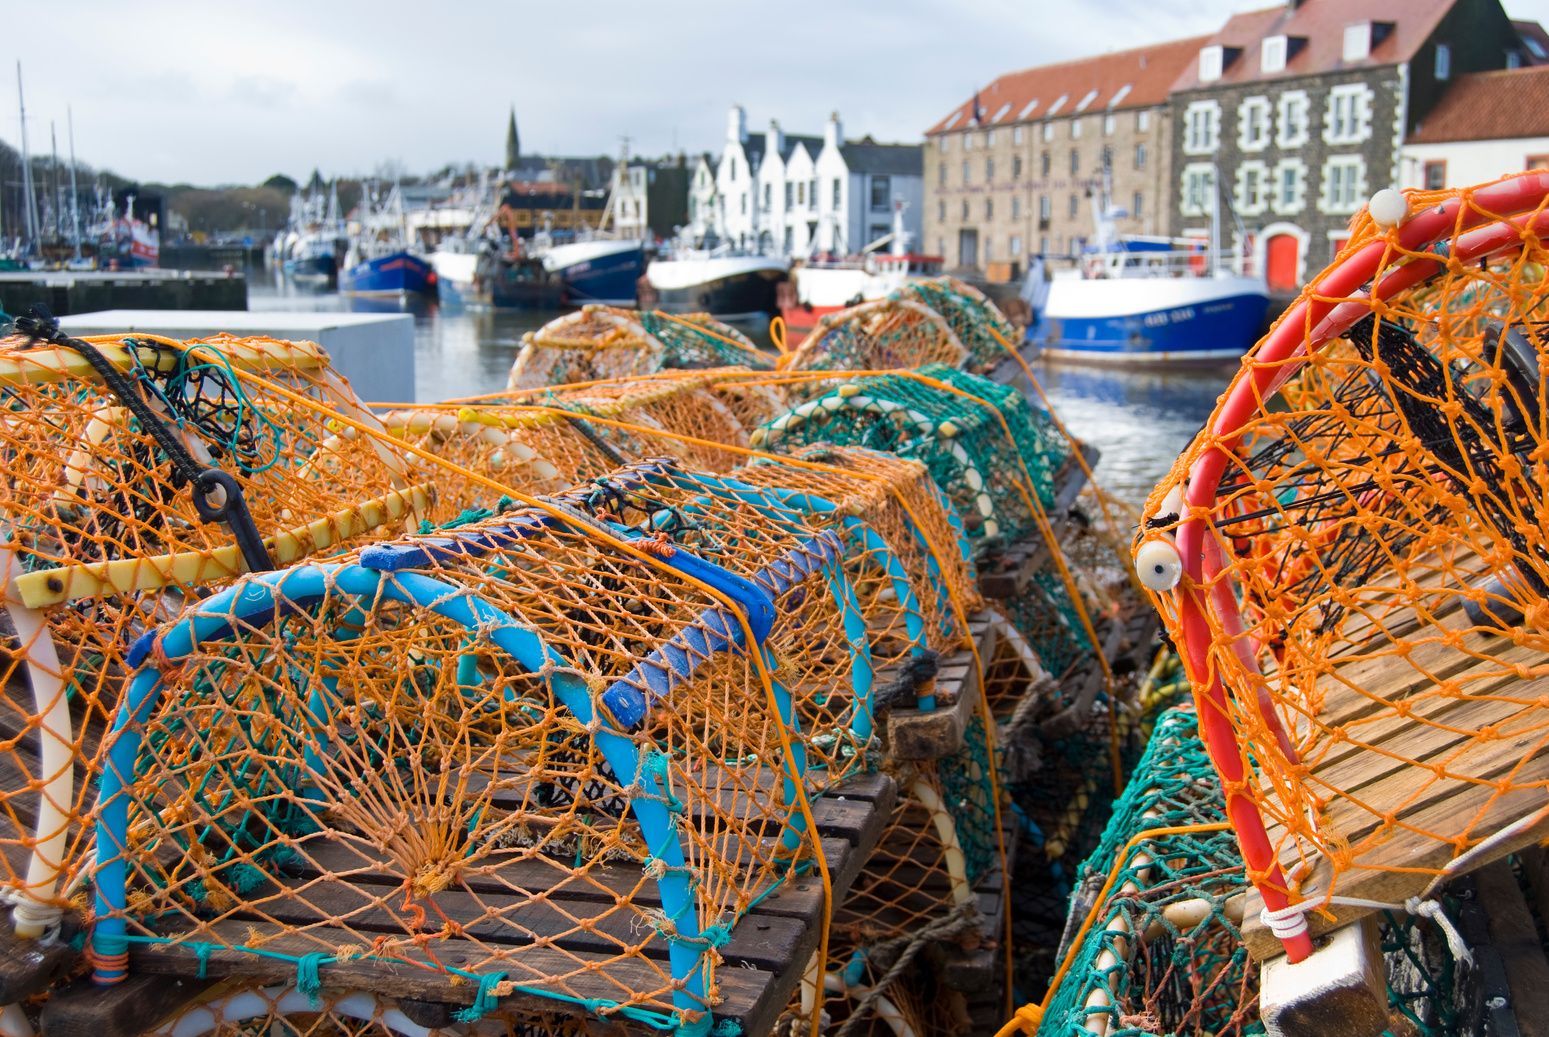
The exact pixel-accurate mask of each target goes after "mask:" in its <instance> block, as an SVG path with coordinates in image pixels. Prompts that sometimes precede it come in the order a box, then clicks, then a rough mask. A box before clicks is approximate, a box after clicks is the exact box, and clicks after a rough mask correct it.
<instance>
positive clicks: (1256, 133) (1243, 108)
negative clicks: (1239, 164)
mask: <svg viewBox="0 0 1549 1037" xmlns="http://www.w3.org/2000/svg"><path fill="white" fill-rule="evenodd" d="M1269 123H1270V114H1269V98H1267V97H1249V98H1246V99H1245V100H1244V101H1243V102H1242V104H1240V105H1238V106H1237V146H1238V147H1239V148H1241V149H1242V150H1244V151H1263V150H1264V149H1265V148H1267V147H1268V146H1269Z"/></svg>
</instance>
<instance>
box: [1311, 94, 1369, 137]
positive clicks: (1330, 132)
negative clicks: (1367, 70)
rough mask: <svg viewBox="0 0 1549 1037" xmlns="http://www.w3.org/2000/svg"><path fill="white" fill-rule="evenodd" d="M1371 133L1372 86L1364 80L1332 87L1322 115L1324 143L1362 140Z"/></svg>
mask: <svg viewBox="0 0 1549 1037" xmlns="http://www.w3.org/2000/svg"><path fill="white" fill-rule="evenodd" d="M1371 135H1372V89H1371V87H1369V86H1367V85H1366V84H1365V83H1345V84H1343V85H1342V86H1336V87H1334V88H1333V89H1332V90H1330V91H1329V92H1328V108H1327V110H1326V111H1325V112H1324V115H1323V143H1325V144H1359V143H1361V142H1362V141H1364V140H1366V139H1367V138H1368V137H1370V136H1371Z"/></svg>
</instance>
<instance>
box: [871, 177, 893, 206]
mask: <svg viewBox="0 0 1549 1037" xmlns="http://www.w3.org/2000/svg"><path fill="white" fill-rule="evenodd" d="M892 200H893V185H892V180H891V179H890V178H889V177H885V176H874V177H872V178H871V211H872V212H887V211H888V209H889V208H890V206H891V202H892Z"/></svg>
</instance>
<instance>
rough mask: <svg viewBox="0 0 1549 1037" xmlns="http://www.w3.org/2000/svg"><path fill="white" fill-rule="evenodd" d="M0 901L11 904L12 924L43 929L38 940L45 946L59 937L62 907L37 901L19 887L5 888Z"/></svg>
mask: <svg viewBox="0 0 1549 1037" xmlns="http://www.w3.org/2000/svg"><path fill="white" fill-rule="evenodd" d="M0 903H6V904H10V905H11V918H12V921H13V924H16V925H31V926H34V927H36V928H38V929H41V930H43V935H42V936H40V937H38V942H39V943H41V944H43V945H44V946H45V947H47V946H49V945H50V944H52V943H53V942H54V941H55V940H57V939H58V938H59V924H60V922H61V921H63V920H64V916H65V912H64V908H61V907H58V906H56V905H54V904H45V903H39V902H38V901H36V900H34V899H33V898H32V897H31V896H30V895H28V894H27V893H26V892H25V891H24V890H20V889H6V890H5V891H4V892H3V893H0Z"/></svg>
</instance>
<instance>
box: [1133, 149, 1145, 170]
mask: <svg viewBox="0 0 1549 1037" xmlns="http://www.w3.org/2000/svg"><path fill="white" fill-rule="evenodd" d="M1135 168H1136V169H1144V168H1146V146H1145V145H1144V144H1136V145H1135Z"/></svg>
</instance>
